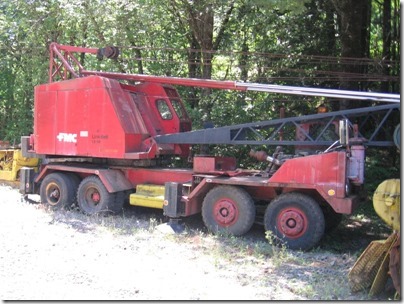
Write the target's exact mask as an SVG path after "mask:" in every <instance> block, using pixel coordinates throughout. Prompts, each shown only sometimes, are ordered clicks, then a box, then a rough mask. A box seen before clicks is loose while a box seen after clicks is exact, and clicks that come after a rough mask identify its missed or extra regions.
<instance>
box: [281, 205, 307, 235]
mask: <svg viewBox="0 0 404 304" xmlns="http://www.w3.org/2000/svg"><path fill="white" fill-rule="evenodd" d="M278 228H280V230H281V231H282V233H284V234H285V235H286V236H287V237H299V236H301V235H302V234H303V233H304V232H305V230H306V228H307V227H306V221H305V216H304V215H303V214H302V213H301V212H299V210H296V209H290V210H285V211H283V212H281V213H280V215H279V217H278Z"/></svg>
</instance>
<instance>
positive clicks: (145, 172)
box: [125, 168, 193, 186]
mask: <svg viewBox="0 0 404 304" xmlns="http://www.w3.org/2000/svg"><path fill="white" fill-rule="evenodd" d="M125 174H126V177H127V178H128V179H129V180H130V182H131V183H132V184H133V186H136V185H138V184H154V185H164V184H165V183H166V182H178V183H187V182H191V181H192V175H193V171H192V170H190V169H163V168H156V169H148V168H133V169H127V171H126V173H125Z"/></svg>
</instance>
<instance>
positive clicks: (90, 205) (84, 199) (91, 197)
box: [77, 175, 115, 215]
mask: <svg viewBox="0 0 404 304" xmlns="http://www.w3.org/2000/svg"><path fill="white" fill-rule="evenodd" d="M77 202H78V205H79V208H80V210H81V211H82V212H83V213H85V214H87V215H94V214H103V215H108V214H109V213H113V211H112V210H111V206H112V205H113V204H114V203H115V194H114V193H109V192H108V190H107V189H106V188H105V186H104V184H103V183H102V181H101V180H100V179H99V177H98V176H95V175H90V176H87V177H86V178H84V179H83V180H82V182H81V183H80V185H79V188H78V190H77Z"/></svg>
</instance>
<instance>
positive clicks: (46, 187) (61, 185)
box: [39, 172, 75, 210]
mask: <svg viewBox="0 0 404 304" xmlns="http://www.w3.org/2000/svg"><path fill="white" fill-rule="evenodd" d="M39 192H40V196H41V202H42V203H44V204H46V205H47V206H49V207H50V208H52V209H54V210H57V209H61V208H67V207H70V206H71V205H73V203H74V199H75V190H74V187H73V184H72V182H71V181H70V179H69V176H68V175H67V174H64V173H59V172H58V173H51V174H49V175H47V176H46V177H45V178H44V179H43V181H42V183H41V187H40V190H39Z"/></svg>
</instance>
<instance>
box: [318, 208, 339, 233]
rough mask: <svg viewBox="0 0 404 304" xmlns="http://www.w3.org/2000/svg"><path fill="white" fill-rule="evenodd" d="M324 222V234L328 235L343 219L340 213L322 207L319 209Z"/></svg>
mask: <svg viewBox="0 0 404 304" xmlns="http://www.w3.org/2000/svg"><path fill="white" fill-rule="evenodd" d="M321 209H322V211H323V214H324V220H325V233H329V232H331V231H333V230H334V229H336V228H337V227H338V225H339V224H340V223H341V221H342V219H343V215H342V214H341V213H336V212H335V211H334V209H332V207H331V206H328V205H327V206H324V207H322V208H321Z"/></svg>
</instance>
